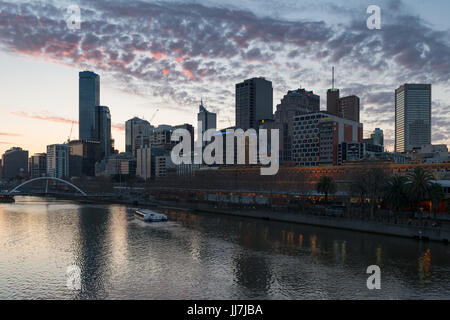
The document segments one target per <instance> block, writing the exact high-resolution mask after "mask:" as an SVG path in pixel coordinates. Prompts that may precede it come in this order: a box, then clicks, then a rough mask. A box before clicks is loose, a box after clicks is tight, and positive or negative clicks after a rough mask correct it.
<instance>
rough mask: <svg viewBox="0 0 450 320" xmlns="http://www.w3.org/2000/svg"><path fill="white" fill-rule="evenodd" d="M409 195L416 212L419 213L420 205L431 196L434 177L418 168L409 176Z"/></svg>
mask: <svg viewBox="0 0 450 320" xmlns="http://www.w3.org/2000/svg"><path fill="white" fill-rule="evenodd" d="M407 178H408V180H409V183H408V188H407V189H408V195H409V198H410V200H411V204H412V205H413V208H414V210H415V211H416V212H419V208H420V203H421V202H422V200H424V199H426V198H427V197H428V196H429V190H430V185H431V182H432V180H433V179H434V177H433V175H432V174H431V173H430V172H428V171H425V170H424V169H422V168H417V169H415V170H414V171H413V172H411V173H409V174H408V175H407Z"/></svg>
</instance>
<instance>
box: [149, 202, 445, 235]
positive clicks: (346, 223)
mask: <svg viewBox="0 0 450 320" xmlns="http://www.w3.org/2000/svg"><path fill="white" fill-rule="evenodd" d="M158 208H159V209H160V210H163V211H164V210H188V211H199V212H204V213H213V214H224V215H231V216H240V217H249V218H256V219H264V220H273V221H281V222H290V223H299V224H308V225H314V226H320V227H329V228H336V229H344V230H352V231H359V232H369V233H376V234H385V235H390V236H398V237H405V238H412V239H421V240H431V241H439V242H443V243H448V242H449V240H450V224H449V223H444V224H436V225H434V224H433V223H431V222H429V221H426V222H424V221H421V222H419V220H413V221H410V222H409V223H408V222H407V221H405V220H400V219H386V220H381V219H380V220H377V219H361V218H359V217H346V216H344V215H340V214H333V211H332V210H330V211H329V212H330V214H329V215H318V214H308V213H301V212H288V211H283V210H277V211H274V210H269V209H261V208H258V209H252V208H227V207H219V206H214V205H211V204H205V203H200V202H198V203H195V202H183V201H180V202H176V203H174V202H159V205H158ZM425 224H426V225H425Z"/></svg>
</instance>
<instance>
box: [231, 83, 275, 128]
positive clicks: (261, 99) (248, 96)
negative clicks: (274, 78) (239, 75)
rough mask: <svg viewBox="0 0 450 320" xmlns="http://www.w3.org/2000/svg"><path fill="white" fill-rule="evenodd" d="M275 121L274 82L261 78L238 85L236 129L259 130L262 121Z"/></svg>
mask: <svg viewBox="0 0 450 320" xmlns="http://www.w3.org/2000/svg"><path fill="white" fill-rule="evenodd" d="M272 119H273V88H272V82H271V81H268V80H266V79H264V78H263V77H260V78H252V79H248V80H244V82H241V83H237V84H236V127H237V128H239V129H243V130H247V129H249V128H253V129H255V130H257V129H258V125H259V123H260V122H262V120H272Z"/></svg>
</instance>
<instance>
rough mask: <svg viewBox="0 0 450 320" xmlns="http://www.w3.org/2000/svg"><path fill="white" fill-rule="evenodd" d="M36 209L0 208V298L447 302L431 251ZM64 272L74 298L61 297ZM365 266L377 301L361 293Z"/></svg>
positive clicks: (260, 227) (221, 219)
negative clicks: (77, 280)
mask: <svg viewBox="0 0 450 320" xmlns="http://www.w3.org/2000/svg"><path fill="white" fill-rule="evenodd" d="M36 199H37V198H19V199H18V201H17V203H15V204H1V205H0V287H1V288H2V291H1V292H0V298H50V299H54V298H61V299H66V298H75V299H91V298H95V299H103V298H111V299H119V298H127V299H167V298H173V299H200V298H202V299H212V298H219V299H235V298H239V299H245V298H262V299H264V298H268V299H330V298H331V299H352V298H368V299H373V298H383V299H391V298H393V299H395V298H417V299H419V298H433V297H434V298H449V294H448V293H449V292H450V280H449V279H448V273H449V271H450V251H449V247H448V246H444V245H442V244H440V243H427V244H424V243H421V242H416V241H414V240H410V239H403V238H394V237H386V236H380V235H373V234H364V233H357V232H348V231H340V230H335V229H327V228H319V227H312V226H304V225H294V224H286V223H278V222H274V221H263V220H253V219H245V218H239V217H228V216H219V215H212V214H206V213H205V214H200V213H198V214H194V213H187V212H173V211H172V212H166V213H167V214H168V216H169V222H167V223H163V224H146V223H143V222H141V221H138V220H135V219H134V217H133V213H132V211H130V210H127V208H126V207H124V206H119V205H80V204H76V203H70V202H64V201H62V202H61V201H53V202H49V201H47V200H45V199H40V200H39V201H37V200H36ZM432 257H433V259H432ZM71 264H75V265H78V266H79V267H80V269H81V283H82V290H81V291H72V290H69V289H68V288H66V286H65V283H66V278H65V277H66V275H65V271H66V268H67V266H68V265H71ZM372 264H376V265H379V266H380V267H381V271H382V290H381V292H375V291H371V290H367V288H366V286H365V284H366V280H367V274H366V273H365V271H366V269H367V266H369V265H372ZM31 284H33V285H31Z"/></svg>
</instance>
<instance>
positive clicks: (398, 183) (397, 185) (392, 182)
mask: <svg viewBox="0 0 450 320" xmlns="http://www.w3.org/2000/svg"><path fill="white" fill-rule="evenodd" d="M407 180H408V179H407V178H406V177H404V176H397V175H395V176H392V177H391V178H390V179H389V181H388V183H387V188H386V190H385V193H384V201H386V203H387V204H388V205H389V206H390V207H391V208H394V209H395V210H396V211H400V208H401V207H402V206H404V205H405V203H407V202H408V194H407V190H406V182H407Z"/></svg>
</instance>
